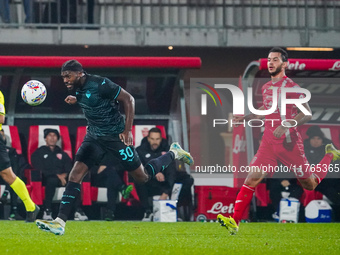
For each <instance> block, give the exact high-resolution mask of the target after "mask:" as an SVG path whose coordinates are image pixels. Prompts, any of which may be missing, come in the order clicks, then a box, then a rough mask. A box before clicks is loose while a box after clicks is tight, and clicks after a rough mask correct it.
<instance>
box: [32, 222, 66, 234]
mask: <svg viewBox="0 0 340 255" xmlns="http://www.w3.org/2000/svg"><path fill="white" fill-rule="evenodd" d="M35 224H36V225H37V226H38V228H40V229H41V230H44V231H47V232H51V233H53V234H55V235H63V234H64V233H65V225H64V226H62V224H61V223H59V222H57V221H56V220H52V221H47V220H36V221H35Z"/></svg>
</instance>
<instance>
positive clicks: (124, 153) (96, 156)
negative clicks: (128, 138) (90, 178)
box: [76, 134, 141, 171]
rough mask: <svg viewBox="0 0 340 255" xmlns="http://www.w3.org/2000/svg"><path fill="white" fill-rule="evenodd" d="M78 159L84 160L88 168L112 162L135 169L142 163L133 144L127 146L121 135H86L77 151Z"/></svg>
mask: <svg viewBox="0 0 340 255" xmlns="http://www.w3.org/2000/svg"><path fill="white" fill-rule="evenodd" d="M76 161H80V162H83V163H84V164H85V165H87V166H88V168H89V169H90V168H92V167H93V166H94V165H108V164H112V166H114V167H117V168H118V167H119V168H122V169H123V170H126V171H133V170H135V169H137V168H138V167H139V166H140V165H141V161H140V159H139V156H138V154H137V152H136V150H135V148H134V147H133V146H126V145H125V144H124V143H123V142H122V141H120V139H119V137H118V136H117V137H96V138H95V137H93V136H91V135H88V134H87V135H86V136H85V138H84V141H83V143H82V144H81V146H80V147H79V149H78V151H77V153H76Z"/></svg>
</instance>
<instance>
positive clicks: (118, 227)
mask: <svg viewBox="0 0 340 255" xmlns="http://www.w3.org/2000/svg"><path fill="white" fill-rule="evenodd" d="M0 239H1V242H0V251H1V254H11V255H13V254H98V255H99V254H142V255H145V254H252V255H255V254H261V255H263V254H318V255H319V254H340V224H336V223H330V224H308V223H300V224H278V223H248V224H246V223H244V224H241V225H240V231H239V233H238V234H237V235H235V236H230V235H229V234H228V232H227V231H226V229H225V228H222V227H220V226H219V224H217V223H208V222H207V223H203V222H178V223H156V222H137V221H136V222H132V221H130V222H104V221H89V222H74V221H70V222H68V223H67V227H66V232H65V235H63V236H55V235H54V234H51V233H47V232H44V231H41V230H39V229H38V228H37V227H36V226H35V224H33V223H24V222H23V221H15V222H14V221H0Z"/></svg>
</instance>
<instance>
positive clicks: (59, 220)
mask: <svg viewBox="0 0 340 255" xmlns="http://www.w3.org/2000/svg"><path fill="white" fill-rule="evenodd" d="M54 221H56V222H58V223H59V224H60V225H61V226H62V227H63V228H65V225H66V222H65V221H63V220H62V219H60V218H59V217H57V218H55V220H54Z"/></svg>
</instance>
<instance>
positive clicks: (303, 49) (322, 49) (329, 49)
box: [286, 47, 334, 51]
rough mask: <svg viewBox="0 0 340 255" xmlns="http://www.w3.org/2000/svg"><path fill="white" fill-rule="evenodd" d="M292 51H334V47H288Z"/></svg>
mask: <svg viewBox="0 0 340 255" xmlns="http://www.w3.org/2000/svg"><path fill="white" fill-rule="evenodd" d="M286 49H287V50H291V51H293V50H294V51H334V48H316V47H287V48H286Z"/></svg>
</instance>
